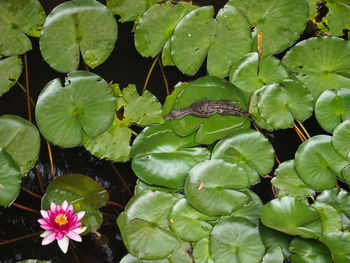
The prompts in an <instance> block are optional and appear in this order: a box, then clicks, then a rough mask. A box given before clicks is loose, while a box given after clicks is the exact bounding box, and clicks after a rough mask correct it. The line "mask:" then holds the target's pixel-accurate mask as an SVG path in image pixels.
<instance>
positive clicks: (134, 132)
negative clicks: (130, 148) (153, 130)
mask: <svg viewBox="0 0 350 263" xmlns="http://www.w3.org/2000/svg"><path fill="white" fill-rule="evenodd" d="M128 129H129V130H130V131H131V133H132V134H134V135H135V136H137V135H138V133H137V132H136V131H134V130H133V129H131V128H130V127H128Z"/></svg>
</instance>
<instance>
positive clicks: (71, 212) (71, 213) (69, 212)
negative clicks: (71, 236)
mask: <svg viewBox="0 0 350 263" xmlns="http://www.w3.org/2000/svg"><path fill="white" fill-rule="evenodd" d="M73 209H74V208H73V205H69V206H68V208H67V210H66V213H67V216H68V217H71V216H72V215H73Z"/></svg>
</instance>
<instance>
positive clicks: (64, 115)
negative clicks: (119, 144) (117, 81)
mask: <svg viewBox="0 0 350 263" xmlns="http://www.w3.org/2000/svg"><path fill="white" fill-rule="evenodd" d="M115 109H116V105H115V96H114V93H113V90H112V89H111V88H110V86H109V85H108V83H107V82H106V81H105V80H103V79H102V78H101V77H99V76H97V75H95V74H93V73H89V72H85V71H74V72H71V73H69V74H68V75H67V77H66V82H65V87H63V86H62V83H61V81H60V80H59V79H55V80H53V81H51V82H49V83H48V84H47V85H46V87H45V88H44V89H43V90H42V91H41V93H40V95H39V98H38V101H37V104H36V109H35V118H36V121H37V125H38V127H39V130H40V132H41V134H42V135H43V136H44V137H45V138H46V139H47V140H49V141H51V142H52V143H54V144H57V145H59V146H62V147H72V146H76V145H79V144H81V143H82V142H83V134H85V135H87V136H88V137H90V138H91V139H95V138H96V137H98V136H99V135H101V134H103V133H104V132H106V131H107V130H108V129H109V128H110V127H111V125H112V123H113V120H114V117H115Z"/></svg>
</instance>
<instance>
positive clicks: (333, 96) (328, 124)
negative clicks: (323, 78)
mask: <svg viewBox="0 0 350 263" xmlns="http://www.w3.org/2000/svg"><path fill="white" fill-rule="evenodd" d="M315 116H316V119H317V121H318V123H319V124H320V125H321V126H322V128H323V129H325V130H326V131H328V132H333V130H334V128H335V127H337V126H338V125H339V124H340V123H341V122H342V121H344V120H347V119H350V90H349V89H339V90H337V91H335V90H326V91H325V92H323V93H322V94H321V95H320V97H319V98H318V99H317V101H316V105H315Z"/></svg>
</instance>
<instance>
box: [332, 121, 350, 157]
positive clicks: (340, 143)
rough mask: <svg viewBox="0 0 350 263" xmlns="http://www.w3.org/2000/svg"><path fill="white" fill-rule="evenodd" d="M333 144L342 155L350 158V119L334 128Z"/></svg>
mask: <svg viewBox="0 0 350 263" xmlns="http://www.w3.org/2000/svg"><path fill="white" fill-rule="evenodd" d="M332 144H333V146H334V149H335V150H336V151H337V152H338V153H339V154H340V155H341V156H343V157H344V158H345V159H348V160H350V120H346V121H344V122H342V123H341V124H339V125H338V126H337V127H336V128H335V129H334V131H333V138H332Z"/></svg>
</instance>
